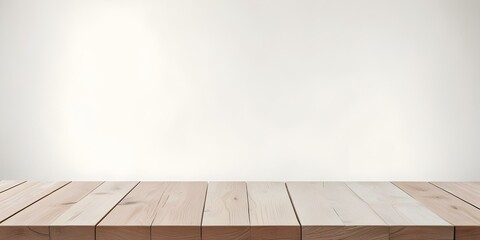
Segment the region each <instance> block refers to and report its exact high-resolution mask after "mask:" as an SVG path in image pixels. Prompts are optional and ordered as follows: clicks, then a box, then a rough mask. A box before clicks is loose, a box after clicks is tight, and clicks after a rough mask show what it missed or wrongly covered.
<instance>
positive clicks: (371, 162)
mask: <svg viewBox="0 0 480 240" xmlns="http://www.w3.org/2000/svg"><path fill="white" fill-rule="evenodd" d="M479 43H480V1H476V0H361V1H358V0H232V1H224V0H200V1H199V0H166V1H165V0H164V1H162V0H41V1H37V0H0V178H1V179H53V180H55V179H72V180H80V179H106V180H120V179H122V180H129V179H140V180H154V179H156V180H480V175H479V174H478V171H479V169H480V44H479Z"/></svg>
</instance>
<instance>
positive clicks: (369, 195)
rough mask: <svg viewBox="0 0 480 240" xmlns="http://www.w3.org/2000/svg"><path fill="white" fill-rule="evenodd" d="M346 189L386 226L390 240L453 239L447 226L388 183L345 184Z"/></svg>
mask: <svg viewBox="0 0 480 240" xmlns="http://www.w3.org/2000/svg"><path fill="white" fill-rule="evenodd" d="M348 186H349V187H350V189H352V190H353V191H354V192H355V193H356V194H357V195H358V196H359V197H360V198H362V199H363V200H364V201H365V202H366V203H367V204H368V205H369V206H370V207H371V208H372V209H373V210H374V211H375V212H376V213H377V214H378V216H380V217H381V218H382V219H383V220H384V221H385V222H386V223H387V224H389V225H390V239H394V240H403V239H419V240H420V239H423V240H429V239H431V240H448V239H453V238H454V228H453V226H452V225H451V224H449V223H448V222H446V221H445V220H443V219H442V218H440V217H439V216H438V215H436V214H435V213H433V212H432V211H430V210H429V209H428V208H426V207H425V206H423V205H422V204H421V203H420V202H418V201H416V200H415V199H413V198H412V197H410V196H409V195H408V194H406V193H405V192H403V191H402V190H401V189H399V188H397V187H396V186H395V185H393V184H392V183H388V182H363V183H348Z"/></svg>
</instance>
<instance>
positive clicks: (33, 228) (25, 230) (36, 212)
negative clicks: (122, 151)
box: [0, 182, 101, 240]
mask: <svg viewBox="0 0 480 240" xmlns="http://www.w3.org/2000/svg"><path fill="white" fill-rule="evenodd" d="M100 184H101V182H72V183H70V184H68V185H66V186H64V187H63V188H60V189H59V190H57V191H55V192H53V193H52V194H50V195H48V196H46V197H45V198H43V199H41V200H39V201H38V202H36V203H34V204H32V205H31V206H29V207H27V208H26V209H24V210H23V211H21V212H19V213H17V214H16V215H14V216H12V217H11V218H9V219H7V220H6V221H4V222H3V223H2V224H0V239H11V240H49V239H50V231H49V226H50V224H51V223H52V222H53V221H54V220H55V219H56V218H57V217H58V216H60V215H61V214H62V213H63V212H65V211H67V210H68V209H69V208H70V207H71V206H73V205H74V204H75V203H76V202H78V201H79V200H80V199H82V198H83V197H85V196H86V195H87V194H88V193H90V192H91V191H92V190H94V189H95V188H96V187H98V186H99V185H100Z"/></svg>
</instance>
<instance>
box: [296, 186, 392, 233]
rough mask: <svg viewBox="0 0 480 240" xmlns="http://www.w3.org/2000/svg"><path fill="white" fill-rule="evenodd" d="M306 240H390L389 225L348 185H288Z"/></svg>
mask: <svg viewBox="0 0 480 240" xmlns="http://www.w3.org/2000/svg"><path fill="white" fill-rule="evenodd" d="M287 188H288V191H289V193H290V198H291V199H292V203H293V206H294V208H295V211H296V213H297V216H298V219H299V221H300V224H301V225H302V239H303V240H340V239H343V240H347V239H351V240H364V239H365V240H388V239H389V227H388V225H387V224H386V223H385V222H384V221H383V220H382V219H381V218H380V217H379V216H378V215H377V214H376V213H375V212H374V211H373V210H372V209H371V208H370V207H369V206H368V205H367V204H366V203H365V202H364V201H363V200H361V199H360V198H359V197H358V196H357V195H356V194H355V193H353V192H352V191H351V190H350V188H348V187H347V185H346V184H345V183H334V182H328V183H327V182H289V183H287Z"/></svg>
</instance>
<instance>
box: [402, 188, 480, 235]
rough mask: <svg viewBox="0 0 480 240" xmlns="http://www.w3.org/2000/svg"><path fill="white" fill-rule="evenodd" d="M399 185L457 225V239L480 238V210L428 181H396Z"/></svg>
mask: <svg viewBox="0 0 480 240" xmlns="http://www.w3.org/2000/svg"><path fill="white" fill-rule="evenodd" d="M394 184H395V185H396V186H397V187H399V188H401V189H402V190H403V191H405V192H406V193H408V194H409V195H410V196H412V197H414V198H415V199H417V200H418V201H420V202H422V203H423V204H424V205H425V206H426V207H428V208H430V209H431V210H432V211H433V212H435V213H436V214H437V215H439V216H440V217H442V218H443V219H445V220H447V221H448V222H450V223H451V224H453V225H455V239H459V240H466V239H480V210H479V209H477V208H475V207H473V206H472V205H470V204H468V203H466V202H464V201H463V200H461V199H459V198H457V197H455V196H453V195H452V194H450V193H448V192H446V191H444V190H442V189H440V188H438V187H437V186H435V185H433V184H430V183H426V182H396V183H394Z"/></svg>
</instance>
